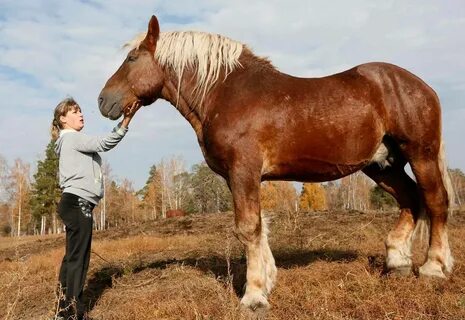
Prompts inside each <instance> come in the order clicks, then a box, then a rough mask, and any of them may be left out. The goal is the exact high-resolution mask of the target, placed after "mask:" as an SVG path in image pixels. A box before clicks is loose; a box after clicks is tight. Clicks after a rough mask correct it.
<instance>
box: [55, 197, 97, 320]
mask: <svg viewBox="0 0 465 320" xmlns="http://www.w3.org/2000/svg"><path fill="white" fill-rule="evenodd" d="M93 209H94V204H92V203H91V202H89V201H87V200H84V199H82V198H80V197H79V196H77V195H74V194H71V193H63V194H62V196H61V200H60V203H59V205H58V214H59V215H60V218H61V220H62V221H63V223H64V224H65V226H66V252H65V256H64V257H63V261H62V263H61V268H60V276H59V281H60V285H61V290H62V291H61V293H62V299H61V300H60V309H61V310H62V313H63V314H70V313H71V314H77V315H78V317H82V316H83V315H84V312H85V305H84V303H83V300H82V292H83V288H84V282H85V280H86V274H87V269H88V267H89V260H90V246H91V241H92V224H93V218H92V210H93Z"/></svg>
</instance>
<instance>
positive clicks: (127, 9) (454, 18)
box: [0, 0, 465, 188]
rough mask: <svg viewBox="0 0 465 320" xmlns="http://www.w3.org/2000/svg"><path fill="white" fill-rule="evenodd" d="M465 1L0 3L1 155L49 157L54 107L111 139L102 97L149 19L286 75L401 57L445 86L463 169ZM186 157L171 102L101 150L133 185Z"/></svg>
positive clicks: (441, 90)
mask: <svg viewBox="0 0 465 320" xmlns="http://www.w3.org/2000/svg"><path fill="white" fill-rule="evenodd" d="M464 9H465V2H463V1H459V0H449V1H429V0H424V1H418V0H413V1H397V0H385V1H369V0H366V1H365V0H364V1H362V0H353V1H343V0H340V1H327V0H324V1H306V0H302V1H298V0H288V1H273V0H272V1H245V0H239V1H226V0H215V1H201V0H189V1H187V0H180V1H166V0H165V1H153V0H152V1H145V0H135V1H122V0H116V1H94V0H85V1H84V0H82V1H58V0H56V1H23V0H6V1H5V0H2V2H0V111H1V114H2V117H0V155H1V156H3V157H4V158H6V159H7V160H8V161H9V163H10V164H11V163H12V162H13V160H14V159H15V158H21V159H23V160H25V161H28V162H29V163H31V167H32V168H33V170H34V168H35V166H36V161H37V160H38V159H42V158H43V156H44V155H43V152H44V149H45V146H46V145H47V143H48V141H49V132H48V129H49V124H50V121H51V117H52V111H53V108H54V107H55V106H56V104H57V103H58V101H60V100H61V99H62V98H64V97H65V96H67V95H71V96H73V97H74V98H75V99H76V100H77V101H78V102H79V103H80V105H81V107H82V109H83V112H84V116H85V119H86V128H85V132H87V133H88V134H95V135H99V134H105V133H106V132H108V131H110V130H111V129H112V127H113V126H114V125H115V123H114V122H111V121H110V120H108V119H105V118H103V117H102V116H101V115H100V113H99V111H98V108H97V103H96V100H97V96H98V93H99V92H100V90H101V88H102V87H103V85H104V83H105V81H106V79H107V78H108V77H109V76H110V75H111V74H112V73H113V72H114V71H115V70H116V68H117V67H118V66H119V64H120V63H121V61H122V60H123V59H124V57H125V55H126V53H125V52H124V51H123V50H121V49H120V48H121V46H122V44H124V43H125V42H126V41H127V40H129V39H131V38H132V37H133V36H134V35H136V34H137V33H139V32H141V31H145V29H146V25H147V22H148V20H149V18H150V16H151V15H152V14H155V15H157V17H158V18H159V21H160V27H161V30H162V31H172V30H200V31H206V32H212V33H220V34H223V35H226V36H229V37H231V38H233V39H235V40H238V41H241V42H243V43H245V44H247V45H248V46H249V47H250V48H252V50H253V51H254V52H255V53H256V54H257V55H260V56H268V57H269V58H270V59H271V61H272V62H273V64H274V65H275V66H276V67H277V68H278V69H279V70H281V71H282V72H286V73H290V74H293V75H296V76H304V77H312V76H324V75H328V74H331V73H335V72H339V71H342V70H345V69H348V68H350V67H352V66H355V65H357V64H360V63H364V62H369V61H385V62H390V63H394V64H397V65H399V66H401V67H404V68H406V69H408V70H410V71H411V72H413V73H415V74H416V75H418V76H419V77H421V78H422V79H423V80H425V81H426V82H427V83H428V84H429V85H431V86H432V87H433V88H434V89H435V90H436V92H437V93H438V95H439V97H440V99H441V102H442V108H443V136H444V140H445V142H446V148H447V154H448V161H449V165H450V166H451V167H454V168H461V169H462V170H464V169H465V150H464V149H465V148H464V144H463V139H464V137H465V126H464V124H463V123H464V121H465V105H464V103H463V101H465V76H464V75H465V58H464V57H465V38H464V37H463V32H464V31H465V10H464ZM172 155H176V156H177V155H181V156H182V157H183V158H184V160H185V162H186V168H190V166H191V165H192V164H194V163H197V162H199V161H201V160H202V154H201V152H200V148H199V146H198V144H197V140H196V137H195V134H194V131H193V130H192V128H191V127H190V126H189V124H188V123H187V121H186V120H184V119H183V118H182V117H181V116H180V115H179V114H178V113H177V111H176V110H175V109H174V108H173V107H172V106H170V105H169V104H168V103H166V102H164V101H158V102H156V103H155V104H153V105H152V106H149V107H145V108H143V109H142V110H140V112H139V113H138V114H137V115H136V117H135V119H134V120H133V122H132V123H131V128H130V132H129V133H128V135H127V137H126V138H125V139H124V140H123V142H122V143H121V144H120V145H119V146H118V147H117V148H116V149H114V150H112V151H110V152H108V153H106V154H104V155H103V156H104V158H105V159H106V160H107V161H108V162H109V163H110V165H111V167H112V169H113V174H115V175H116V176H118V177H119V178H125V177H126V178H129V179H130V180H132V181H133V182H134V184H135V186H136V187H137V188H140V187H142V185H143V184H144V182H145V180H146V177H147V174H148V171H149V167H150V166H151V165H152V164H154V163H157V162H159V161H160V160H161V159H162V158H167V157H169V156H172Z"/></svg>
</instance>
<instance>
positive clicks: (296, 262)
mask: <svg viewBox="0 0 465 320" xmlns="http://www.w3.org/2000/svg"><path fill="white" fill-rule="evenodd" d="M274 256H275V260H276V266H277V267H278V268H283V269H290V268H292V267H296V266H306V265H308V264H310V263H312V262H314V261H317V260H321V261H328V262H333V261H347V262H350V261H354V260H355V259H356V258H357V254H356V253H355V252H354V251H341V250H298V251H292V252H281V251H277V252H275V253H274ZM173 264H181V265H185V266H191V267H194V268H196V269H199V270H201V271H203V272H205V273H208V274H213V275H214V276H215V277H216V278H217V279H218V280H219V281H223V282H226V281H228V279H230V281H231V282H232V286H233V288H234V291H235V292H236V294H237V295H238V296H240V295H242V294H243V290H244V285H245V282H246V271H247V270H246V259H245V257H244V256H243V257H240V258H233V259H230V261H229V266H228V261H227V260H226V259H225V257H224V256H210V257H203V258H198V259H196V258H185V259H168V260H162V261H160V260H158V261H153V262H149V263H141V264H140V265H137V266H135V267H134V268H133V269H132V273H138V272H141V271H143V270H146V269H165V268H167V267H168V266H170V265H173ZM124 273H125V270H124V268H123V267H117V266H107V267H104V268H102V269H100V270H98V271H97V272H95V273H94V274H93V276H92V277H91V278H90V279H89V280H88V283H87V287H86V290H85V292H84V297H85V299H86V300H87V305H88V307H89V310H92V309H93V308H94V306H95V304H96V302H97V301H98V300H99V298H100V297H101V296H102V294H103V293H104V292H105V290H106V289H107V288H111V287H112V282H113V279H114V278H119V277H121V276H123V274H124ZM231 276H232V277H231Z"/></svg>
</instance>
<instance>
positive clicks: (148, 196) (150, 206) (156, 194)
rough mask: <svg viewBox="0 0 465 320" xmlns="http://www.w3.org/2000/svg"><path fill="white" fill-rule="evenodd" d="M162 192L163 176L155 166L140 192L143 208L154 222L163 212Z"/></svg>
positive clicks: (152, 167) (151, 168)
mask: <svg viewBox="0 0 465 320" xmlns="http://www.w3.org/2000/svg"><path fill="white" fill-rule="evenodd" d="M161 190H162V187H161V174H160V172H159V171H158V170H157V166H156V165H153V166H151V167H150V171H149V177H148V178H147V182H146V183H145V186H144V187H143V188H142V189H141V190H139V192H138V195H140V196H142V202H141V207H142V208H143V209H144V210H145V211H146V212H147V213H148V216H149V217H150V218H151V219H152V220H153V219H157V218H158V213H159V212H161Z"/></svg>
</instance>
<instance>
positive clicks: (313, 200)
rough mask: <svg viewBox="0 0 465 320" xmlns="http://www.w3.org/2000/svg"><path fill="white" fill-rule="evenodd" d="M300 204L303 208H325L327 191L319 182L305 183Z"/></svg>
mask: <svg viewBox="0 0 465 320" xmlns="http://www.w3.org/2000/svg"><path fill="white" fill-rule="evenodd" d="M299 206H300V209H302V210H325V209H327V206H326V193H325V189H324V188H323V187H322V186H321V184H319V183H304V184H303V186H302V192H301V193H300V198H299Z"/></svg>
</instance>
